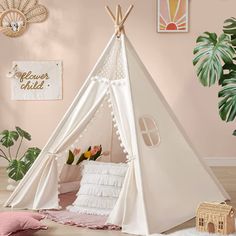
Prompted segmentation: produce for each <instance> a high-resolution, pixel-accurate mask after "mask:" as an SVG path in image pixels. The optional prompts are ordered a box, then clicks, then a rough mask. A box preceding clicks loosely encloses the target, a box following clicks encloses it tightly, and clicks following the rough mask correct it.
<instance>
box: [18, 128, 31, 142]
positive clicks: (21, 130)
mask: <svg viewBox="0 0 236 236" xmlns="http://www.w3.org/2000/svg"><path fill="white" fill-rule="evenodd" d="M16 130H17V132H18V134H19V135H20V136H21V137H22V138H25V139H27V140H29V141H30V140H31V135H30V134H29V133H28V132H26V131H24V130H23V129H21V128H20V127H16Z"/></svg>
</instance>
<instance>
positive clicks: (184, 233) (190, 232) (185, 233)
mask: <svg viewBox="0 0 236 236" xmlns="http://www.w3.org/2000/svg"><path fill="white" fill-rule="evenodd" d="M219 235H220V234H210V233H205V232H199V231H197V230H196V229H195V228H189V229H184V230H180V231H177V232H174V233H172V234H167V236H219ZM153 236H163V234H153ZM229 236H236V233H234V234H229Z"/></svg>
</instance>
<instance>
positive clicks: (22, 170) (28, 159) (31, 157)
mask: <svg viewBox="0 0 236 236" xmlns="http://www.w3.org/2000/svg"><path fill="white" fill-rule="evenodd" d="M24 140H28V141H30V140H31V135H30V134H29V133H28V132H26V131H25V130H23V129H21V128H20V127H15V130H12V131H10V130H4V131H2V132H1V133H0V144H1V147H0V157H1V158H3V159H5V160H6V161H7V162H8V167H7V173H8V177H9V180H8V182H9V185H8V186H7V189H8V190H13V189H14V188H15V186H16V183H17V181H19V180H21V179H22V178H23V177H24V175H25V174H26V172H27V171H28V170H29V168H30V167H31V165H32V164H33V162H34V161H35V159H36V158H37V156H38V155H39V153H40V151H41V150H40V149H39V148H37V147H30V148H28V149H27V150H26V151H25V152H24V153H23V155H20V150H21V147H22V143H23V141H24ZM13 146H15V147H16V151H15V152H14V153H13V151H12V147H13Z"/></svg>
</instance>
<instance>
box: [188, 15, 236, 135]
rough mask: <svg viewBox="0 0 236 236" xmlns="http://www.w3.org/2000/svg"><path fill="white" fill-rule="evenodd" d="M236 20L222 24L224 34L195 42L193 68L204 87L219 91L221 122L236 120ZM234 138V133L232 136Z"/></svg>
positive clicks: (213, 35)
mask: <svg viewBox="0 0 236 236" xmlns="http://www.w3.org/2000/svg"><path fill="white" fill-rule="evenodd" d="M235 50H236V18H234V17H231V18H229V19H227V20H225V22H224V27H223V33H222V34H221V35H220V36H217V35H216V34H215V33H209V32H205V33H204V34H203V35H201V36H199V37H198V38H197V45H196V47H195V48H194V51H193V53H194V59H193V65H194V66H196V68H197V69H196V72H197V76H198V78H199V81H200V82H201V84H202V85H203V86H208V87H210V86H212V85H214V84H215V83H217V84H218V86H219V87H220V90H219V93H218V97H219V99H220V101H219V105H218V107H219V114H220V117H221V119H222V120H223V121H226V122H229V121H233V120H235V117H236V51H235ZM233 135H235V136H236V130H235V131H234V132H233Z"/></svg>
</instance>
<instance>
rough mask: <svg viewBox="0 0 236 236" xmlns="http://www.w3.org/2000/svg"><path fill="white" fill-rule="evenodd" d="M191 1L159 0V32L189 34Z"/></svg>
mask: <svg viewBox="0 0 236 236" xmlns="http://www.w3.org/2000/svg"><path fill="white" fill-rule="evenodd" d="M188 1H189V0H157V32H188Z"/></svg>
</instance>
